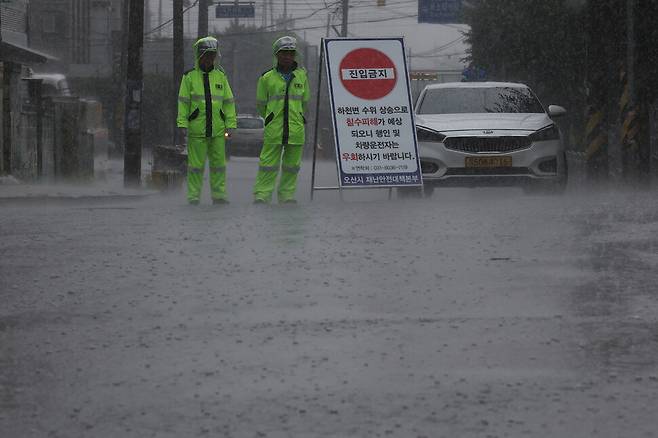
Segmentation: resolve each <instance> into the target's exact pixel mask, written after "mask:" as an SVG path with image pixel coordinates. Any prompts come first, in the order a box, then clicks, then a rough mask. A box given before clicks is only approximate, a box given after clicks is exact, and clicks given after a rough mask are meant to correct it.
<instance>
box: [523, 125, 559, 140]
mask: <svg viewBox="0 0 658 438" xmlns="http://www.w3.org/2000/svg"><path fill="white" fill-rule="evenodd" d="M529 137H530V140H531V141H547V140H559V139H560V131H559V130H558V129H557V126H555V125H549V126H546V127H545V128H541V129H540V130H538V131H537V132H533V133H532V134H530V135H529Z"/></svg>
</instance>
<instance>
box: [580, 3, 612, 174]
mask: <svg viewBox="0 0 658 438" xmlns="http://www.w3.org/2000/svg"><path fill="white" fill-rule="evenodd" d="M607 3H608V2H607V1H601V0H588V1H587V10H586V17H587V24H586V28H587V63H586V65H587V73H586V75H587V80H586V83H587V91H586V93H587V111H586V114H585V116H586V124H585V151H584V158H585V162H586V171H587V178H588V179H589V180H591V181H593V182H600V181H602V180H605V179H607V177H608V172H609V161H608V149H609V148H608V144H609V140H608V123H609V121H610V117H609V116H608V114H609V111H608V96H607V89H608V87H609V85H608V82H609V79H610V78H609V76H608V70H609V67H608V65H607V64H609V63H608V62H606V60H607V59H608V58H607V56H608V51H609V49H606V44H607V38H606V35H607V31H608V26H607V25H606V23H607V22H608V21H609V18H608V16H609V15H610V12H611V11H610V8H608V5H607Z"/></svg>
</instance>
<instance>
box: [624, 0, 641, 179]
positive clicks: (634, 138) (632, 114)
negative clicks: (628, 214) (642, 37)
mask: <svg viewBox="0 0 658 438" xmlns="http://www.w3.org/2000/svg"><path fill="white" fill-rule="evenodd" d="M636 4H637V2H636V0H626V5H625V6H626V7H625V14H623V15H625V17H626V53H625V55H626V56H625V58H626V59H625V61H626V62H625V65H623V66H622V70H621V73H620V82H621V84H620V85H621V87H622V94H621V97H620V100H619V111H620V114H619V116H620V125H621V126H620V127H621V148H622V149H621V158H622V173H623V176H624V179H625V180H627V181H628V182H631V183H634V182H638V178H639V177H640V167H641V164H642V163H640V150H639V149H640V144H639V138H638V133H639V132H638V131H639V120H638V115H639V114H638V107H637V93H636V87H635V8H636ZM623 15H622V16H623Z"/></svg>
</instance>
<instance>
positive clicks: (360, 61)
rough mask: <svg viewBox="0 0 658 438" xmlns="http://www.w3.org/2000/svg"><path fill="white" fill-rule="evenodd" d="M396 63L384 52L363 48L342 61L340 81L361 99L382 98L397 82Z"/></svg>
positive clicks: (354, 51)
mask: <svg viewBox="0 0 658 438" xmlns="http://www.w3.org/2000/svg"><path fill="white" fill-rule="evenodd" d="M397 73H398V72H397V70H396V68H395V64H393V61H391V58H389V57H388V56H387V55H386V54H385V53H384V52H380V51H379V50H376V49H371V48H361V49H355V50H352V51H351V52H349V53H348V54H347V55H345V57H344V58H343V60H342V61H341V62H340V66H339V72H338V74H339V75H340V81H341V82H342V83H343V86H344V87H345V88H346V89H347V91H349V92H350V93H352V94H353V95H354V96H356V97H360V98H361V99H368V100H374V99H381V98H382V97H384V96H386V95H388V94H389V93H390V92H391V91H393V88H394V87H395V83H396V82H397V76H398V74H397Z"/></svg>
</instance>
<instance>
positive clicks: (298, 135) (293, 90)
mask: <svg viewBox="0 0 658 438" xmlns="http://www.w3.org/2000/svg"><path fill="white" fill-rule="evenodd" d="M309 96H310V91H309V87H308V78H307V76H306V70H304V69H303V68H301V67H298V66H297V65H296V64H295V68H294V69H293V71H292V78H291V80H290V82H286V80H285V79H284V78H283V77H282V76H281V73H279V71H277V69H276V67H275V68H273V69H271V70H268V71H266V72H265V73H263V75H262V76H261V77H260V79H258V86H257V89H256V107H257V109H258V112H259V113H260V115H261V117H263V118H264V119H265V132H264V134H263V142H264V143H265V144H290V145H303V144H304V124H305V123H306V119H305V118H304V113H305V112H306V104H307V103H308V100H309Z"/></svg>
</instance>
